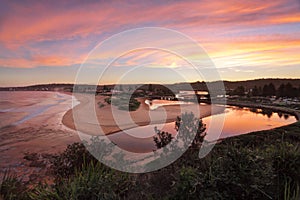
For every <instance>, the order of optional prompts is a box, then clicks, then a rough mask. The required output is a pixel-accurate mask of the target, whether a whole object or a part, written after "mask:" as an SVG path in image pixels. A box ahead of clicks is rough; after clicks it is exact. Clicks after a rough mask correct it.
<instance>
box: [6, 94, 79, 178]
mask: <svg viewBox="0 0 300 200" xmlns="http://www.w3.org/2000/svg"><path fill="white" fill-rule="evenodd" d="M31 93H32V92H31ZM24 94H25V93H24ZM22 95H23V94H22ZM28 95H29V96H31V94H27V95H25V96H24V95H23V96H24V99H26V98H28V99H29V97H27V96H28ZM43 95H46V97H41V99H40V100H38V101H37V102H33V103H32V104H31V103H30V104H29V101H31V100H28V103H26V104H22V105H17V106H15V107H14V109H13V111H12V112H5V113H4V112H3V113H1V116H0V117H1V121H2V123H1V127H0V160H1V162H0V181H1V180H2V177H3V175H4V173H5V172H6V171H7V170H9V171H10V172H11V173H16V174H17V175H18V176H19V177H20V178H22V179H23V180H24V181H28V180H36V181H38V180H45V177H47V171H46V168H45V167H44V166H42V163H40V164H41V165H39V164H38V163H36V164H35V165H33V164H32V162H30V161H28V160H25V159H24V155H25V154H26V153H37V154H39V156H41V155H44V156H46V155H47V154H55V153H59V152H62V151H64V150H65V149H66V147H67V145H68V144H72V143H74V142H80V139H79V137H78V135H77V133H76V131H73V130H71V129H69V128H67V127H66V126H64V125H63V124H62V122H61V119H62V117H63V115H64V114H65V112H66V111H67V110H69V109H70V108H71V106H72V101H71V96H70V95H66V94H60V93H54V92H53V93H49V92H48V93H44V94H41V95H40V96H43ZM56 95H57V96H56ZM58 95H59V97H58ZM38 96H39V95H37V97H36V98H38ZM51 98H52V99H51ZM53 99H54V100H55V101H53ZM14 100H15V101H19V100H18V99H14ZM20 101H21V100H20ZM23 101H25V100H23ZM33 101H35V100H33ZM32 105H34V106H32ZM49 105H50V106H49ZM6 106H10V105H6ZM34 108H37V109H34ZM23 110H26V112H22V111H23ZM37 110H38V112H37Z"/></svg>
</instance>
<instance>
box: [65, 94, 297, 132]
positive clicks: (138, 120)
mask: <svg viewBox="0 0 300 200" xmlns="http://www.w3.org/2000/svg"><path fill="white" fill-rule="evenodd" d="M68 95H72V96H73V94H70V93H68ZM77 95H78V94H77ZM79 97H80V98H76V97H74V96H73V97H72V98H76V99H77V100H78V102H79V104H78V105H76V106H75V107H73V108H72V109H69V110H68V111H66V113H65V114H64V115H63V117H62V124H63V125H64V126H66V127H67V128H68V129H71V130H73V131H82V132H84V133H86V132H85V131H87V134H90V135H98V134H97V133H96V132H95V130H92V131H91V129H93V128H92V126H100V127H101V129H102V130H103V133H104V134H102V135H112V134H115V133H118V132H120V131H122V130H128V129H132V128H136V127H139V126H147V125H149V124H162V123H170V122H173V121H175V120H176V118H177V116H180V109H181V108H182V107H183V108H186V107H189V105H188V104H185V105H163V106H160V107H158V108H157V109H155V110H154V111H156V110H163V111H165V112H166V113H167V115H168V112H172V113H171V115H168V116H167V117H166V119H165V120H161V119H157V120H151V119H150V118H149V116H146V115H149V112H151V111H153V110H150V108H149V105H148V104H146V103H145V100H146V98H139V99H138V100H139V101H140V102H141V104H140V107H139V108H138V109H137V110H136V111H132V112H129V115H128V116H127V117H131V118H132V120H133V122H134V123H132V122H131V118H130V119H129V120H128V118H127V119H126V120H127V121H129V122H127V123H122V124H121V127H119V126H118V124H116V123H115V119H114V118H113V117H111V116H108V117H107V119H105V118H104V117H103V115H110V114H111V112H112V109H114V108H111V107H112V105H106V106H105V107H106V108H105V109H104V110H101V109H102V108H98V106H97V105H96V104H97V103H98V102H101V101H103V99H104V98H107V96H101V95H99V96H95V97H94V98H95V105H94V106H95V108H96V115H97V119H98V122H96V123H94V124H93V123H89V124H88V123H87V122H86V124H85V125H82V127H81V128H80V127H79V129H77V128H76V126H75V123H74V116H73V110H74V109H83V108H85V106H86V105H87V104H89V103H91V102H89V99H88V98H85V97H84V95H81V94H79ZM220 105H221V106H222V107H223V106H238V107H248V108H258V109H270V110H271V111H273V112H282V113H287V114H291V115H293V116H295V117H296V120H297V121H299V120H300V111H297V110H294V109H290V108H287V107H278V106H271V105H261V104H255V103H248V102H234V101H227V102H226V104H220ZM181 106H182V107H181ZM197 106H199V107H200V104H197ZM207 106H211V105H207ZM109 107H110V108H109ZM202 107H203V109H204V110H205V106H203V105H202ZM174 111H175V112H174ZM190 111H192V109H190ZM222 111H224V107H223V110H221V109H220V110H217V112H215V113H211V112H209V111H207V110H206V111H204V113H201V114H200V116H199V117H200V118H202V119H203V118H205V117H209V116H212V115H215V114H220V113H222ZM101 112H102V115H101V114H99V113H101ZM118 112H119V113H120V114H124V113H122V112H124V111H117V114H118ZM126 120H125V121H126ZM123 121H124V119H123ZM130 122H131V123H130ZM97 123H98V124H97ZM89 129H90V130H89ZM94 129H95V127H94Z"/></svg>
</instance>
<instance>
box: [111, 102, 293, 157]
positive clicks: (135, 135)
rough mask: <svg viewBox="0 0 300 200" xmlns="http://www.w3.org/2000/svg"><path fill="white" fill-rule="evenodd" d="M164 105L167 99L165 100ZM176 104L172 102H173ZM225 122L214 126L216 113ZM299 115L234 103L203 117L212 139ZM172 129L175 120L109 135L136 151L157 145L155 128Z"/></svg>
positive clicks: (287, 121)
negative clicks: (241, 106)
mask: <svg viewBox="0 0 300 200" xmlns="http://www.w3.org/2000/svg"><path fill="white" fill-rule="evenodd" d="M163 103H164V105H165V104H166V102H163ZM171 104H172V103H171ZM224 115H225V120H224V126H223V129H222V132H221V133H218V132H217V131H215V130H214V127H210V123H211V120H212V117H214V120H217V121H218V120H219V121H220V122H222V121H223V120H222V119H224V118H223V117H224ZM296 121H297V120H296V117H294V116H292V115H289V114H282V113H276V112H269V113H266V112H264V111H262V110H255V109H249V108H238V107H234V106H227V107H226V109H225V113H223V114H218V115H214V116H210V117H207V118H204V119H203V122H204V124H206V127H207V130H208V129H209V134H207V136H206V137H205V139H206V140H208V141H214V140H216V138H226V137H232V136H237V135H241V134H246V133H250V132H254V131H259V130H268V129H273V128H276V127H280V126H284V125H288V124H291V123H294V122H296ZM155 126H157V128H158V129H160V130H164V131H168V132H169V133H172V135H174V136H175V135H176V130H175V122H171V123H166V124H159V125H148V126H143V127H137V128H133V129H130V130H126V133H125V132H119V133H115V134H112V135H110V136H109V138H110V140H111V141H113V142H114V143H116V144H117V145H118V146H119V147H120V148H122V149H125V150H128V151H132V152H149V151H152V150H154V149H156V148H155V145H154V142H153V136H154V135H155V133H154V128H155Z"/></svg>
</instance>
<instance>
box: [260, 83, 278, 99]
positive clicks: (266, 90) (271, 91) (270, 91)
mask: <svg viewBox="0 0 300 200" xmlns="http://www.w3.org/2000/svg"><path fill="white" fill-rule="evenodd" d="M274 95H276V89H275V86H274V84H273V83H270V84H269V85H264V87H263V96H265V97H266V96H274Z"/></svg>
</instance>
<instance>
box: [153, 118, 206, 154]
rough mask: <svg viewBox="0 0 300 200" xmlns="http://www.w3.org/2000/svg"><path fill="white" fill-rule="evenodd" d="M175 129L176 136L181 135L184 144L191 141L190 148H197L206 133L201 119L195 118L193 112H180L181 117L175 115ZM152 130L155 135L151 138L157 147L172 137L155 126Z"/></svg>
mask: <svg viewBox="0 0 300 200" xmlns="http://www.w3.org/2000/svg"><path fill="white" fill-rule="evenodd" d="M175 129H176V131H177V132H178V137H181V139H182V140H183V141H184V143H185V144H187V143H188V141H192V143H191V147H192V148H198V147H199V146H200V145H201V144H202V142H203V140H204V137H205V135H206V133H205V130H206V126H205V124H203V122H202V120H201V119H198V118H196V117H195V116H194V114H193V113H185V114H182V115H181V117H179V116H177V119H176V121H175ZM154 130H155V133H156V135H157V136H154V137H153V140H154V142H155V145H156V147H157V148H158V149H160V148H162V147H165V146H166V145H168V144H169V143H170V142H171V140H172V139H173V136H172V134H170V133H168V132H165V131H161V130H158V129H157V127H155V128H154ZM192 133H195V134H192ZM191 137H194V138H191Z"/></svg>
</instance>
